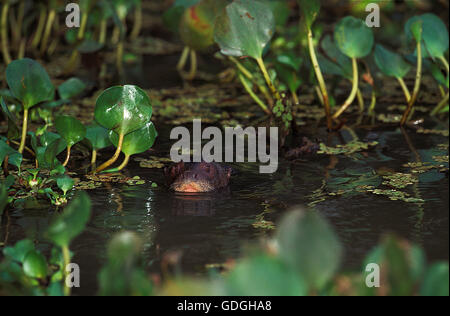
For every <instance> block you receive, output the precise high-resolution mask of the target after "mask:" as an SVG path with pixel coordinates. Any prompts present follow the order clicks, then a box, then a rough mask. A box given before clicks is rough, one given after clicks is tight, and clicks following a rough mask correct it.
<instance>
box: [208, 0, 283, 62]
mask: <svg viewBox="0 0 450 316" xmlns="http://www.w3.org/2000/svg"><path fill="white" fill-rule="evenodd" d="M274 31H275V18H274V16H273V13H272V11H271V9H270V7H268V6H267V5H266V4H265V3H264V2H262V1H259V0H234V1H233V3H231V4H230V5H228V6H227V7H226V8H225V9H224V10H222V13H220V14H219V16H218V17H217V18H216V23H215V26H214V39H215V41H216V43H217V44H219V46H220V49H221V51H222V53H223V54H224V55H229V56H236V57H242V56H250V57H252V58H254V59H259V58H261V57H262V53H263V50H264V47H266V45H267V44H268V43H269V41H270V40H271V38H272V36H273V34H274Z"/></svg>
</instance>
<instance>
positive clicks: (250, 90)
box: [239, 74, 272, 115]
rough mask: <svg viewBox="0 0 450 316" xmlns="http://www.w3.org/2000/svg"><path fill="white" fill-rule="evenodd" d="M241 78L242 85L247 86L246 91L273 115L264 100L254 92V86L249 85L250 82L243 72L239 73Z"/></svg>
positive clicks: (266, 111)
mask: <svg viewBox="0 0 450 316" xmlns="http://www.w3.org/2000/svg"><path fill="white" fill-rule="evenodd" d="M239 80H240V81H241V83H242V85H243V86H244V88H245V91H247V93H248V94H249V95H250V96H251V97H252V99H253V100H254V101H255V102H256V104H258V105H259V107H260V108H261V109H262V110H263V111H264V112H265V113H267V114H268V115H271V114H272V113H271V112H270V110H269V109H268V108H267V106H266V105H265V104H264V102H263V101H261V99H260V98H259V97H258V96H257V95H256V94H255V93H254V92H253V90H252V88H251V87H250V86H249V85H248V82H247V81H246V80H245V79H244V77H243V75H242V74H239Z"/></svg>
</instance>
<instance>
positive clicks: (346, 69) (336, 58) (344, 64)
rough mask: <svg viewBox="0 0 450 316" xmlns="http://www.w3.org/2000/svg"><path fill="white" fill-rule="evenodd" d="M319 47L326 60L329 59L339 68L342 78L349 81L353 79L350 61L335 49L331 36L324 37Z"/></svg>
mask: <svg viewBox="0 0 450 316" xmlns="http://www.w3.org/2000/svg"><path fill="white" fill-rule="evenodd" d="M320 45H321V46H322V49H323V51H324V52H325V54H326V55H327V56H328V58H329V59H331V61H332V62H333V63H335V64H336V65H337V66H338V67H339V68H341V73H342V77H344V78H347V79H350V80H351V79H353V66H352V60H351V59H350V58H349V57H348V56H346V55H344V54H343V53H342V52H341V51H340V50H339V48H337V46H336V44H335V42H334V41H333V40H332V38H331V36H330V35H326V36H325V37H324V38H323V40H322V41H321V43H320ZM321 66H322V65H321Z"/></svg>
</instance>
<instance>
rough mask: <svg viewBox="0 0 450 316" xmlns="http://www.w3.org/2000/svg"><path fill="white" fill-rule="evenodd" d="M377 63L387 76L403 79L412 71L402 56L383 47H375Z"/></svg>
mask: <svg viewBox="0 0 450 316" xmlns="http://www.w3.org/2000/svg"><path fill="white" fill-rule="evenodd" d="M375 63H376V64H377V66H378V68H379V69H380V70H381V72H383V73H384V74H385V75H386V76H390V77H396V78H403V77H404V76H406V74H407V73H408V72H409V71H410V70H411V65H410V64H408V63H407V62H406V61H405V60H404V59H403V57H402V56H400V55H399V54H396V53H394V52H391V51H389V50H387V49H386V48H384V47H383V46H382V45H376V47H375Z"/></svg>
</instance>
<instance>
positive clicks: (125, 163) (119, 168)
mask: <svg viewBox="0 0 450 316" xmlns="http://www.w3.org/2000/svg"><path fill="white" fill-rule="evenodd" d="M130 157H131V156H130V155H125V159H124V160H123V162H122V163H121V164H120V166H119V167H117V168H113V169H109V170H106V171H104V172H105V173H112V172H119V171H121V170H122V169H124V168H125V167H126V166H127V165H128V162H130Z"/></svg>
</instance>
